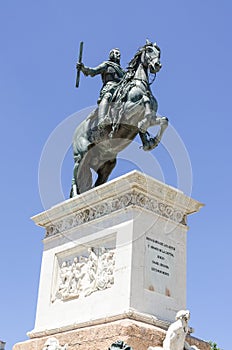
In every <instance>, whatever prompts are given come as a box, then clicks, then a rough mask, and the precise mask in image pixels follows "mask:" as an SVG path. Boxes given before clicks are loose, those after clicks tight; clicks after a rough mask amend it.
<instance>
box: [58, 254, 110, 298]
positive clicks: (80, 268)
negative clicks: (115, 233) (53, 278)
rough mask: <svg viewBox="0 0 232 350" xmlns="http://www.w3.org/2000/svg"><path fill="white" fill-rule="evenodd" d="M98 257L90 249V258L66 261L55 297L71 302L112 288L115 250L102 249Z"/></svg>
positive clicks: (63, 264)
mask: <svg viewBox="0 0 232 350" xmlns="http://www.w3.org/2000/svg"><path fill="white" fill-rule="evenodd" d="M98 250H99V255H97V254H96V253H95V251H94V249H93V248H89V249H88V253H89V255H88V257H85V256H78V257H75V258H73V260H72V261H70V260H65V261H63V263H62V266H61V267H60V271H59V278H58V283H57V288H56V293H55V297H53V298H52V302H54V301H55V300H57V299H61V300H69V299H74V298H79V297H87V296H89V295H90V294H92V293H93V292H96V291H98V290H104V289H106V288H110V287H111V286H112V285H113V283H114V266H115V256H114V250H112V249H111V250H109V249H107V248H101V249H98Z"/></svg>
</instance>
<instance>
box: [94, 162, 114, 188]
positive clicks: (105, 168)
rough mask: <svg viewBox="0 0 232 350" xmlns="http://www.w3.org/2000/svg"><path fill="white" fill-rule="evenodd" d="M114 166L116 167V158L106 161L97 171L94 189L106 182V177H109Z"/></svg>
mask: <svg viewBox="0 0 232 350" xmlns="http://www.w3.org/2000/svg"><path fill="white" fill-rule="evenodd" d="M115 165H116V158H115V159H112V160H108V161H107V162H105V163H104V164H103V165H102V166H101V167H100V168H99V169H98V170H97V174H98V178H97V180H96V182H95V184H94V187H97V186H99V185H102V184H104V183H105V182H106V181H107V180H108V177H109V176H110V174H111V172H112V170H113V169H114V167H115Z"/></svg>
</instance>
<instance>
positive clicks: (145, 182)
mask: <svg viewBox="0 0 232 350" xmlns="http://www.w3.org/2000/svg"><path fill="white" fill-rule="evenodd" d="M201 206H202V204H201V203H199V202H197V201H195V200H193V199H191V198H189V197H187V196H185V195H184V194H183V193H182V192H181V191H179V190H177V189H175V188H173V187H170V186H167V185H165V184H163V183H161V182H159V181H157V180H155V179H153V178H151V177H149V176H146V175H144V174H142V173H140V172H138V171H133V172H131V173H129V174H126V175H125V176H122V177H120V178H117V179H115V180H113V181H111V182H108V183H106V184H104V185H102V186H100V187H98V188H94V189H92V190H90V191H88V192H86V193H84V194H82V195H80V196H78V197H75V198H72V199H69V200H67V201H65V202H63V203H60V204H58V205H56V206H54V207H52V208H51V209H50V210H47V211H46V212H43V213H41V214H38V215H36V216H34V217H33V218H32V219H33V220H34V222H35V223H36V224H37V225H40V226H42V227H44V228H45V230H46V236H45V238H44V252H43V260H42V267H41V276H40V286H39V295H38V304H37V314H36V321H35V328H34V329H33V330H32V331H31V332H29V333H28V335H29V337H30V338H31V340H30V341H28V342H25V343H23V344H21V345H20V344H17V345H16V346H15V348H14V349H15V350H20V349H26V348H24V346H26V344H28V346H29V344H30V347H29V348H30V349H40V348H41V349H42V346H43V344H44V342H45V340H46V337H48V336H56V337H57V339H59V341H60V344H64V343H68V344H69V346H71V349H77V348H78V349H79V348H80V347H83V348H84V349H85V348H86V349H87V348H88V349H89V348H90V347H91V346H90V343H89V342H93V344H94V349H96V348H98V347H99V349H100V348H101V349H106V350H107V348H108V347H109V345H110V344H111V343H112V342H113V341H114V340H117V339H122V340H124V341H126V342H127V343H128V344H129V345H131V346H133V347H134V349H135V350H137V348H138V349H141V348H142V350H143V349H144V350H145V349H147V346H149V345H152V346H154V345H161V344H162V339H161V338H162V337H163V334H164V330H165V329H167V327H168V325H169V324H170V322H173V321H174V320H175V314H176V312H177V311H178V310H180V309H185V308H186V233H187V230H188V226H187V223H186V220H187V215H189V214H192V213H194V212H197V211H198V210H199V209H200V208H201ZM128 327H129V328H128ZM133 327H134V328H133ZM139 328H140V330H138V329H139ZM132 329H137V331H136V332H134V331H132ZM148 329H149V332H150V333H149V332H148ZM86 332H87V333H86ZM147 332H148V333H149V335H148V333H147ZM81 334H82V335H81ZM83 334H85V335H83ZM155 334H156V336H155ZM158 334H159V335H158ZM81 337H82V338H81ZM154 337H155V338H156V341H155V340H154ZM90 338H91V341H90ZM81 339H85V340H83V344H82V341H81ZM88 339H89V341H88ZM138 339H140V341H139V340H138ZM75 342H76V344H78V347H77V345H75V344H74V343H75ZM85 342H86V343H85ZM142 342H143V344H142ZM160 342H161V343H160ZM71 343H72V345H71ZM140 343H141V344H140ZM148 343H149V344H148ZM158 343H159V344H158ZM40 344H41V345H40ZM81 344H82V345H81ZM104 344H105V345H104ZM138 344H139V345H138ZM33 346H34V347H33ZM75 346H76V347H75ZM205 346H206V347H205V348H204V347H201V349H207V345H205Z"/></svg>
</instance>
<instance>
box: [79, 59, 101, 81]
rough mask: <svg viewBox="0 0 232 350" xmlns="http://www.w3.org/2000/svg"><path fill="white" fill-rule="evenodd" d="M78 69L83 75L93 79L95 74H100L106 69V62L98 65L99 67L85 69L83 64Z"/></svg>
mask: <svg viewBox="0 0 232 350" xmlns="http://www.w3.org/2000/svg"><path fill="white" fill-rule="evenodd" d="M80 69H81V71H82V72H83V73H84V74H85V75H90V76H91V77H94V76H95V75H97V74H102V73H103V72H104V71H105V70H106V69H107V62H103V63H101V64H99V66H97V67H94V68H91V67H86V66H84V65H83V64H81V66H80Z"/></svg>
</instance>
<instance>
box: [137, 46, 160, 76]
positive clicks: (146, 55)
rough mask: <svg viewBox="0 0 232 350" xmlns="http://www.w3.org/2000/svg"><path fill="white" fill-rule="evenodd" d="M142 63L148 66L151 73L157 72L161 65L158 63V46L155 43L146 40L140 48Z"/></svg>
mask: <svg viewBox="0 0 232 350" xmlns="http://www.w3.org/2000/svg"><path fill="white" fill-rule="evenodd" d="M142 51H143V53H142V57H141V61H142V63H143V64H144V65H145V66H146V67H148V69H149V70H150V72H151V73H157V72H159V70H160V69H161V67H162V64H161V63H160V48H159V47H158V46H157V45H156V43H154V44H153V43H151V42H149V41H148V40H147V42H146V45H144V46H143V48H142Z"/></svg>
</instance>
